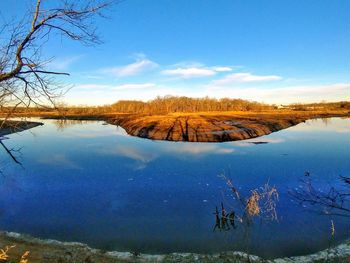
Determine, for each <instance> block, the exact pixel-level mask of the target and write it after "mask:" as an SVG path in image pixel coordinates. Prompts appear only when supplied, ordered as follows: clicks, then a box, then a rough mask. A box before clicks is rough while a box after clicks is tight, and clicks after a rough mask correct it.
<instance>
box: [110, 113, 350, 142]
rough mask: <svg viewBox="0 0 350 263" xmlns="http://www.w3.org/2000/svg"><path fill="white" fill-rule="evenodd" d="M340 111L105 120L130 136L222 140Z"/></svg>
mask: <svg viewBox="0 0 350 263" xmlns="http://www.w3.org/2000/svg"><path fill="white" fill-rule="evenodd" d="M344 116H350V115H349V113H345V112H344V113H341V112H219V113H218V112H216V113H215V112H214V113H203V114H201V113H195V114H185V113H181V114H168V115H160V116H158V115H152V116H140V115H138V116H136V115H123V116H117V117H115V118H112V119H109V120H108V122H109V123H111V124H116V125H119V126H121V127H122V128H124V129H125V130H126V132H127V133H128V134H130V135H132V136H137V137H141V138H148V139H153V140H167V141H189V142H224V141H237V140H244V139H250V138H256V137H260V136H263V135H267V134H270V133H272V132H276V131H279V130H282V129H286V128H289V127H291V126H294V125H297V124H299V123H301V122H304V121H306V120H308V119H314V118H325V117H344Z"/></svg>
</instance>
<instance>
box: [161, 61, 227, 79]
mask: <svg viewBox="0 0 350 263" xmlns="http://www.w3.org/2000/svg"><path fill="white" fill-rule="evenodd" d="M228 71H232V68H230V67H219V66H217V67H204V66H202V65H200V64H198V66H189V67H178V68H175V69H167V70H163V71H162V74H163V75H168V76H176V77H181V78H185V79H188V78H198V77H209V76H213V75H215V74H217V73H218V72H228Z"/></svg>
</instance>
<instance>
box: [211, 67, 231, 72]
mask: <svg viewBox="0 0 350 263" xmlns="http://www.w3.org/2000/svg"><path fill="white" fill-rule="evenodd" d="M212 69H213V70H215V71H216V72H229V71H232V68H230V67H212Z"/></svg>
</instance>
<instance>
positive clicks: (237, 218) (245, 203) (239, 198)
mask: <svg viewBox="0 0 350 263" xmlns="http://www.w3.org/2000/svg"><path fill="white" fill-rule="evenodd" d="M219 177H221V178H222V179H223V180H224V181H225V182H226V184H227V186H228V188H229V190H230V192H231V194H232V199H230V200H229V202H228V206H229V207H230V208H229V210H226V209H225V207H224V203H223V202H221V213H220V211H219V209H218V207H216V208H215V212H214V215H215V225H214V228H213V231H220V232H221V231H230V230H232V231H235V230H236V229H237V230H238V229H239V228H241V227H242V230H243V236H242V240H241V241H242V245H244V246H245V252H246V253H248V254H247V255H248V262H249V251H250V248H251V244H250V242H251V235H252V232H251V230H252V226H253V225H254V223H255V221H258V222H259V223H260V224H261V223H263V222H271V221H277V220H278V217H277V211H276V205H277V202H278V200H279V194H278V191H277V189H276V188H275V187H272V186H270V185H269V183H268V182H267V183H266V184H265V185H264V186H262V187H259V188H257V189H254V190H250V191H249V192H248V193H246V194H242V193H240V192H239V191H238V188H237V187H236V186H235V185H234V184H233V181H232V180H231V179H229V178H228V177H226V175H225V174H221V175H220V176H219ZM240 226H241V227H240Z"/></svg>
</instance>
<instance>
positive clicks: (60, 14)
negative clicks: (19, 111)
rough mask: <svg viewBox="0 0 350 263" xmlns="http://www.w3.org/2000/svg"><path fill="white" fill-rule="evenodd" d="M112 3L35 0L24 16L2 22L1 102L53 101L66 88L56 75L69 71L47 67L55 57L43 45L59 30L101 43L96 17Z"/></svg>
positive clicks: (64, 34) (66, 35) (12, 104)
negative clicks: (47, 54) (45, 52)
mask: <svg viewBox="0 0 350 263" xmlns="http://www.w3.org/2000/svg"><path fill="white" fill-rule="evenodd" d="M29 1H32V0H29ZM112 1H113V0H112ZM111 4H112V2H111V1H108V2H107V1H104V0H61V1H58V2H57V4H56V6H53V3H52V1H45V0H36V1H34V0H33V5H32V6H33V8H32V10H29V11H28V14H26V15H25V16H24V18H23V19H21V20H20V21H19V22H18V21H17V22H4V23H3V24H2V25H0V105H1V106H2V107H3V106H10V107H13V108H16V107H18V106H26V107H28V106H30V105H33V104H36V105H44V104H45V103H47V102H50V104H54V101H55V99H56V98H57V97H59V96H60V95H62V92H63V90H62V86H58V85H55V76H56V77H57V76H58V75H69V74H68V73H67V72H57V71H53V70H50V69H49V68H48V67H49V66H50V63H49V62H50V60H52V59H44V58H43V57H42V50H43V47H44V46H45V44H47V43H48V41H49V39H50V37H52V36H53V35H57V34H60V35H61V36H62V37H63V38H67V39H69V40H73V41H78V42H81V43H82V44H85V45H90V44H99V43H101V40H100V38H99V37H98V35H97V34H96V27H95V25H94V21H95V19H96V17H98V16H102V12H103V11H104V10H105V9H106V8H107V7H108V6H110V5H111ZM0 12H4V10H1V11H0Z"/></svg>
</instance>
